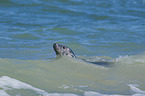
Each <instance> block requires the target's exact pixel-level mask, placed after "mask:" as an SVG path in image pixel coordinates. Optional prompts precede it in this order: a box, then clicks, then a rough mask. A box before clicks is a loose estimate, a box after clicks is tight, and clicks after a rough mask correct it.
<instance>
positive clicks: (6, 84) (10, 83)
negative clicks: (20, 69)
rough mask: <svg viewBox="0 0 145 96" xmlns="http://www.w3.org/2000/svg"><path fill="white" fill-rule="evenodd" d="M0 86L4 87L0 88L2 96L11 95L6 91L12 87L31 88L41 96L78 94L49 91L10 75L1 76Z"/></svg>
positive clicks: (72, 95)
mask: <svg viewBox="0 0 145 96" xmlns="http://www.w3.org/2000/svg"><path fill="white" fill-rule="evenodd" d="M0 88H2V89H3V90H0V96H10V95H9V94H7V93H6V90H12V89H30V90H33V91H35V92H36V93H38V94H40V96H78V95H75V94H70V93H47V92H45V91H43V90H41V89H38V88H35V87H33V86H31V85H29V84H26V83H24V82H21V81H19V80H16V79H13V78H10V77H8V76H2V77H1V78H0Z"/></svg>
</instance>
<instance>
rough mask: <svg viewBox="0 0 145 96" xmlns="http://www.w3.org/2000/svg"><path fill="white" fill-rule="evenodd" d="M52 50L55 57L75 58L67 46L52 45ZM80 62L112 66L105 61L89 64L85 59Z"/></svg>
mask: <svg viewBox="0 0 145 96" xmlns="http://www.w3.org/2000/svg"><path fill="white" fill-rule="evenodd" d="M53 49H54V51H55V53H56V55H57V56H69V57H72V58H77V57H76V55H75V54H74V52H73V51H72V50H71V49H70V48H69V47H67V46H64V45H60V44H57V43H54V44H53ZM81 60H83V61H85V62H87V63H91V64H97V65H102V66H110V65H112V64H113V63H112V62H107V61H98V62H91V61H87V60H85V59H81Z"/></svg>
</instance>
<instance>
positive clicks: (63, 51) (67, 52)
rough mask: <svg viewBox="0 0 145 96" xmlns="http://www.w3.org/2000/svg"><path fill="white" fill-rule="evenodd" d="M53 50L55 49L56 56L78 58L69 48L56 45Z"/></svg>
mask: <svg viewBox="0 0 145 96" xmlns="http://www.w3.org/2000/svg"><path fill="white" fill-rule="evenodd" d="M53 49H54V51H55V53H56V55H59V56H65V55H66V56H69V57H73V58H77V57H76V56H75V54H74V52H73V51H72V50H71V49H70V48H69V47H67V46H64V45H60V44H57V43H54V44H53Z"/></svg>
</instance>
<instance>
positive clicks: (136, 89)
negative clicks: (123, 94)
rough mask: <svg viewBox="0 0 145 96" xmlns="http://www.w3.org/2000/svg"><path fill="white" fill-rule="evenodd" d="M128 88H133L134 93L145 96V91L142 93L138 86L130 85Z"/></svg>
mask: <svg viewBox="0 0 145 96" xmlns="http://www.w3.org/2000/svg"><path fill="white" fill-rule="evenodd" d="M128 86H129V87H130V88H131V90H132V91H134V92H136V93H139V94H144V96H145V91H142V90H140V89H139V88H137V87H138V86H139V85H137V84H129V85H128Z"/></svg>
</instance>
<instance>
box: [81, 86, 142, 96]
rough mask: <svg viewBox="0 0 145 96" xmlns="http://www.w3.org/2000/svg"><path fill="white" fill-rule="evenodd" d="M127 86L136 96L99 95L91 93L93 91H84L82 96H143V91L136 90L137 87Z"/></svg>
mask: <svg viewBox="0 0 145 96" xmlns="http://www.w3.org/2000/svg"><path fill="white" fill-rule="evenodd" d="M128 86H129V87H130V89H131V90H132V91H133V92H135V93H136V94H133V95H117V94H112V95H109V94H101V93H98V92H93V91H86V92H85V93H84V96H145V91H142V90H140V89H139V88H137V87H138V86H139V85H137V84H129V85H128Z"/></svg>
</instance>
